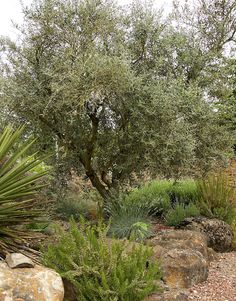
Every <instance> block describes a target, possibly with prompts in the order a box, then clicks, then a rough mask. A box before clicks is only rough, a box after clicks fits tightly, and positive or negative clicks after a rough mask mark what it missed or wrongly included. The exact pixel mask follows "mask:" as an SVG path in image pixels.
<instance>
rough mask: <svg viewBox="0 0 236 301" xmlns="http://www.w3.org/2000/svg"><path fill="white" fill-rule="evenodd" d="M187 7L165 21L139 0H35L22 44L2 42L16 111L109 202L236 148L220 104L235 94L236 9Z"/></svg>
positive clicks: (7, 87)
mask: <svg viewBox="0 0 236 301" xmlns="http://www.w3.org/2000/svg"><path fill="white" fill-rule="evenodd" d="M175 7H176V10H175V14H173V15H171V16H169V17H168V18H164V17H163V16H162V14H161V12H160V11H156V10H155V9H154V8H153V6H152V4H151V3H148V4H144V3H142V2H139V1H134V3H133V5H131V6H130V7H129V8H128V9H124V8H123V7H120V6H118V5H117V4H116V2H115V1H112V0H76V1H69V0H35V1H34V2H33V5H32V6H31V7H29V8H27V7H25V8H24V24H23V25H22V26H19V27H18V29H19V32H20V38H19V40H18V41H17V42H13V41H10V40H9V39H8V38H2V42H1V46H2V61H1V71H2V78H1V83H0V84H1V90H2V92H1V96H0V97H1V105H2V106H3V111H4V112H5V115H7V116H8V117H9V118H11V119H13V120H14V121H15V122H25V123H27V124H28V128H29V131H31V132H34V134H35V135H36V136H38V147H40V148H41V149H42V150H43V151H48V150H50V151H51V150H52V149H53V150H54V154H55V156H54V159H55V162H59V164H60V165H63V166H65V168H66V169H68V170H71V169H73V170H74V171H75V172H77V173H78V174H81V173H83V172H84V173H85V174H86V175H87V176H88V177H89V179H90V180H91V182H92V184H93V185H94V187H96V188H97V190H98V191H99V192H100V194H101V195H102V196H103V197H106V196H107V194H108V191H109V189H111V188H116V187H117V186H118V185H120V184H121V183H124V182H126V181H128V180H129V179H131V178H132V176H133V175H134V174H136V175H137V174H140V175H142V174H143V173H144V172H148V173H150V174H151V175H153V176H156V175H163V176H165V177H169V178H170V177H174V178H179V177H181V176H184V175H194V174H197V175H199V174H202V173H205V172H207V171H208V170H209V169H211V168H212V166H214V165H216V164H218V163H219V162H223V161H224V160H225V159H226V158H227V156H228V155H229V153H230V151H231V146H232V141H231V138H230V134H229V132H228V131H227V128H226V127H225V125H224V124H223V123H222V122H220V118H221V117H220V116H222V114H221V113H220V111H219V110H218V109H217V108H216V103H217V102H219V101H221V100H222V99H223V98H222V99H221V96H220V95H219V85H221V87H222V89H223V88H224V87H225V89H226V90H227V91H229V90H230V89H231V84H229V81H227V80H226V78H225V77H223V76H222V74H223V73H222V70H224V68H226V66H228V57H227V56H226V55H225V50H226V48H227V47H230V49H233V47H232V44H233V43H234V42H235V36H236V35H235V28H236V26H235V23H236V21H235V15H236V5H235V2H234V1H233V0H227V1H223V0H222V1H218V0H214V1H207V0H201V1H199V5H198V6H197V7H196V8H193V9H191V8H190V7H188V6H185V7H183V8H182V9H181V8H180V6H179V5H177V3H175ZM214 16H215V17H216V18H215V17H214ZM190 18H191V19H190ZM219 31H220V34H217V33H218V32H219ZM226 69H227V72H226V73H227V74H228V77H231V76H232V72H231V71H230V70H229V68H226ZM231 91H233V90H231ZM227 108H228V102H227Z"/></svg>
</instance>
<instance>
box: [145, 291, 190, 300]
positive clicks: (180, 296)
mask: <svg viewBox="0 0 236 301" xmlns="http://www.w3.org/2000/svg"><path fill="white" fill-rule="evenodd" d="M144 301H188V294H187V292H185V291H183V290H171V291H167V292H164V293H156V294H153V295H151V296H148V297H147V298H146V299H145V300H144Z"/></svg>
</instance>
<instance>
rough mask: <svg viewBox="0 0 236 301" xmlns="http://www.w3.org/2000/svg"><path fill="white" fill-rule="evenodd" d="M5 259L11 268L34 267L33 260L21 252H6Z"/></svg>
mask: <svg viewBox="0 0 236 301" xmlns="http://www.w3.org/2000/svg"><path fill="white" fill-rule="evenodd" d="M5 261H6V263H7V264H8V266H9V267H10V268H11V269H15V268H33V267H34V263H33V261H32V260H31V259H30V258H29V257H26V256H25V255H23V254H21V253H10V254H7V256H6V259H5Z"/></svg>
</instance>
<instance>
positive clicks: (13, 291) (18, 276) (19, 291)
mask: <svg viewBox="0 0 236 301" xmlns="http://www.w3.org/2000/svg"><path fill="white" fill-rule="evenodd" d="M63 298H64V288H63V283H62V279H61V277H60V276H59V275H58V274H57V273H56V272H55V271H53V270H50V269H47V268H44V267H41V266H35V268H19V269H18V268H15V269H11V268H9V267H8V265H7V264H6V263H5V262H4V261H2V262H0V300H1V301H16V300H20V301H62V300H63Z"/></svg>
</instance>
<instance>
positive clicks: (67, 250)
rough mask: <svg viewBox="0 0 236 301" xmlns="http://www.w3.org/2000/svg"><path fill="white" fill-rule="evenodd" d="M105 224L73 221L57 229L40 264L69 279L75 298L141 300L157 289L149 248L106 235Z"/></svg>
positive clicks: (153, 264)
mask: <svg viewBox="0 0 236 301" xmlns="http://www.w3.org/2000/svg"><path fill="white" fill-rule="evenodd" d="M106 234H107V228H106V226H104V225H102V224H99V225H98V226H89V225H88V224H85V223H84V222H83V221H82V223H81V224H80V226H79V228H78V226H77V224H76V223H75V222H74V221H71V222H70V229H69V231H68V232H64V231H63V230H62V229H58V241H57V243H53V244H51V245H49V246H48V249H47V250H46V251H45V253H44V257H43V259H44V264H46V265H47V266H49V267H51V268H53V269H55V270H56V271H58V272H59V273H60V274H61V276H62V277H63V278H66V279H67V280H68V281H70V282H71V283H72V284H73V286H74V288H75V290H76V294H77V300H78V301H79V300H82V301H87V300H96V301H134V300H137V301H139V300H140V301H141V300H143V299H144V298H145V297H146V296H147V295H148V294H150V293H151V292H153V291H155V290H156V289H157V287H156V285H155V280H158V279H159V278H160V271H159V267H158V265H157V264H156V263H154V262H151V261H150V258H151V254H152V251H151V249H149V248H147V247H145V246H142V245H139V246H137V245H136V244H134V245H133V246H132V245H131V248H130V246H128V245H127V244H128V243H127V242H125V241H115V240H110V239H108V238H107V237H106Z"/></svg>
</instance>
